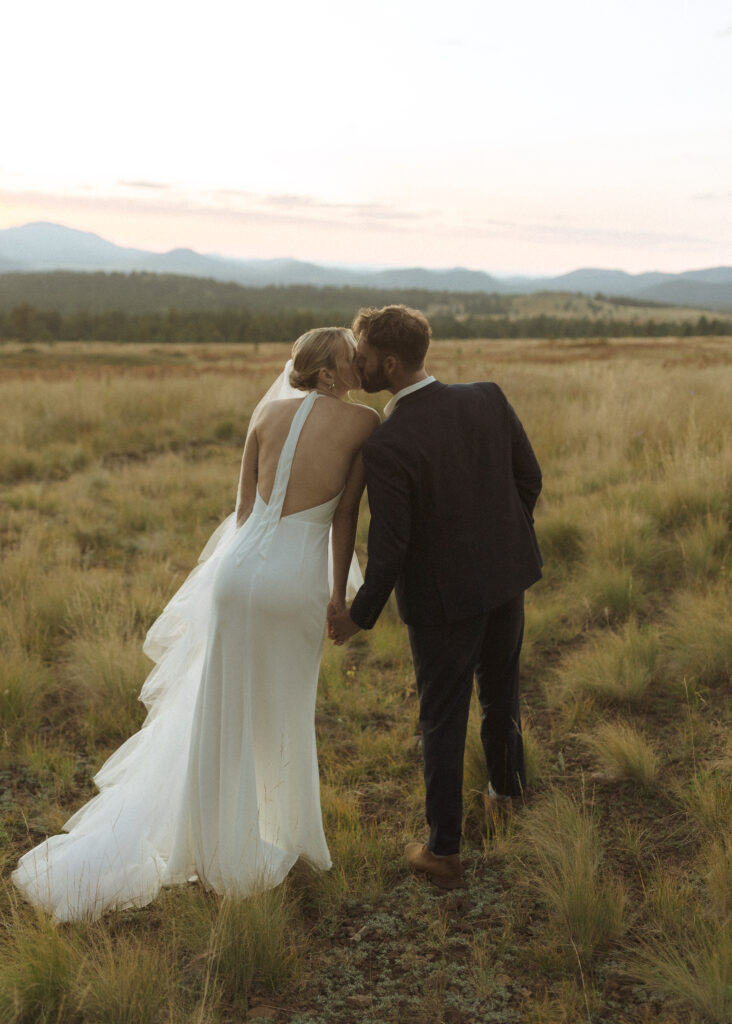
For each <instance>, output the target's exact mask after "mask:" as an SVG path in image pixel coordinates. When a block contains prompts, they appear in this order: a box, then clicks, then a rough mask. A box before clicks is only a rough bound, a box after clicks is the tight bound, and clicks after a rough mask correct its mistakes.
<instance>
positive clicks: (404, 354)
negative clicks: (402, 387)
mask: <svg viewBox="0 0 732 1024" xmlns="http://www.w3.org/2000/svg"><path fill="white" fill-rule="evenodd" d="M352 329H353V333H354V334H355V335H356V337H357V338H359V339H362V340H363V341H365V342H366V344H367V345H371V346H372V348H375V349H378V351H379V352H380V353H381V354H382V355H393V356H397V358H398V359H400V360H401V362H402V364H403V366H404V368H405V370H421V369H422V367H423V366H424V358H425V356H426V355H427V349H428V348H429V347H430V337H431V335H432V331H431V329H430V325H429V322H428V320H427V317H426V316H425V315H424V313H420V311H419V310H418V309H410V308H409V306H384V307H383V308H382V309H359V311H358V313H356V317H355V319H354V321H353V328H352Z"/></svg>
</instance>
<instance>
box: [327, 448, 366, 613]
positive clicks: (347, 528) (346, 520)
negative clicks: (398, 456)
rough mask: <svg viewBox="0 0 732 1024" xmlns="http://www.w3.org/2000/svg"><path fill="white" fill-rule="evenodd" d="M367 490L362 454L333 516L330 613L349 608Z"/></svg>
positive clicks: (359, 455) (349, 476)
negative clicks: (349, 588) (358, 528)
mask: <svg viewBox="0 0 732 1024" xmlns="http://www.w3.org/2000/svg"><path fill="white" fill-rule="evenodd" d="M365 486H366V477H365V475H364V469H363V459H362V458H361V453H360V452H359V453H358V455H357V456H356V458H355V459H354V460H353V464H352V466H351V469H350V472H349V474H348V479H347V481H346V486H345V490H344V491H343V496H342V497H341V500H340V501H339V502H338V508H337V509H336V510H335V515H334V516H333V532H332V540H331V544H332V548H333V591H332V593H331V595H330V604H329V605H328V608H329V610H330V609H332V610H333V611H341V610H342V609H343V608H345V607H346V583H347V581H348V570H349V568H350V565H351V558H352V556H353V548H354V546H355V544H356V526H357V525H358V509H359V505H360V503H361V495H362V494H363V489H364V487H365Z"/></svg>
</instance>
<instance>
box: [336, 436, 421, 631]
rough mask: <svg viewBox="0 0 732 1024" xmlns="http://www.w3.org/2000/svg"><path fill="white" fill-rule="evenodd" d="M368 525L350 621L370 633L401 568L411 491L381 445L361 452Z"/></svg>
mask: <svg viewBox="0 0 732 1024" xmlns="http://www.w3.org/2000/svg"><path fill="white" fill-rule="evenodd" d="M363 462H364V469H365V471H366V488H367V491H368V499H369V509H370V511H371V525H370V526H369V538H368V561H367V564H366V572H365V574H364V583H363V586H362V587H361V589H360V590H359V591H358V593H357V594H356V597H355V598H354V600H353V604H352V605H351V609H350V611H351V618H352V619H353V621H354V622H355V623H356V625H358V626H360V627H361V629H371V628H372V627H373V625H374V624H375V623H376V620H377V619H378V617H379V615H380V614H381V612H382V610H383V608H384V605H385V604H386V602H387V599H388V597H389V594H390V593H391V592H392V590H393V589H394V585H395V584H396V581H397V578H398V577H399V573H400V571H401V568H402V566H403V564H404V559H405V557H406V553H407V548H408V546H409V538H410V533H411V522H412V488H411V486H410V480H409V476H408V473H407V471H406V469H405V467H404V466H403V464H402V463H401V462H400V461H399V459H398V457H397V456H396V455H395V453H394V452H392V451H390V450H389V448H388V447H387V446H386V445H384V444H377V443H373V442H372V443H367V444H366V445H365V447H364V449H363Z"/></svg>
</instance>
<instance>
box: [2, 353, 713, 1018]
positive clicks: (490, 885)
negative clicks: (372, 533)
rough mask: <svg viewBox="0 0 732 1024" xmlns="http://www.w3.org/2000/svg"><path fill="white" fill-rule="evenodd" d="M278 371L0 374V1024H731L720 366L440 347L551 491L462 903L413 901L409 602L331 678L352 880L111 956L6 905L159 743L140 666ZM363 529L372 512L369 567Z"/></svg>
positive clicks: (152, 923) (471, 774)
mask: <svg viewBox="0 0 732 1024" xmlns="http://www.w3.org/2000/svg"><path fill="white" fill-rule="evenodd" d="M286 354H287V347H286V346H272V345H270V346H264V345H263V346H260V347H259V348H257V349H255V348H253V347H242V346H211V347H208V348H207V347H203V346H191V347H184V346H170V347H166V348H165V349H164V350H156V349H155V348H154V346H127V347H124V346H114V345H82V344H68V345H61V344H59V345H56V346H43V345H37V346H33V352H29V353H26V354H25V355H24V353H23V352H22V350H21V349H20V348H19V347H18V346H11V345H8V346H5V347H4V348H0V438H2V441H1V442H0V481H1V482H2V490H0V555H1V557H0V648H1V650H2V656H1V657H0V736H1V737H2V743H0V776H1V777H2V779H3V782H4V784H5V785H4V796H3V799H2V802H0V814H1V817H0V863H1V864H2V871H3V879H4V880H5V881H4V886H5V887H4V888H3V889H2V890H1V891H0V923H1V924H2V928H1V929H0V943H1V944H2V952H1V954H0V1020H2V1021H3V1022H5V1021H7V1022H8V1024H12V1022H16V1024H17V1022H22V1021H28V1022H31V1021H32V1022H34V1024H35V1022H41V1021H48V1022H49V1024H50V1022H51V1021H54V1022H59V1021H63V1022H65V1024H66V1022H68V1024H74V1022H79V1024H87V1022H91V1021H95V1022H101V1021H105V1024H106V1022H113V1021H120V1022H122V1021H130V1022H132V1021H135V1022H146V1021H150V1022H153V1021H155V1022H158V1021H159V1022H161V1024H183V1022H197V1024H229V1022H231V1021H234V1020H237V1021H238V1020H240V1019H243V1017H244V1014H245V1012H246V1007H247V1005H249V1006H250V1007H251V1006H252V1005H253V1003H254V1002H256V1001H263V1002H266V1003H268V1004H270V1005H271V1006H273V1007H274V1008H275V1011H276V1014H277V1016H276V1018H275V1019H276V1020H278V1021H280V1022H287V1024H351V1022H352V1021H353V1020H355V1019H360V1018H361V1017H363V1019H364V1020H371V1021H373V1022H374V1024H376V1022H378V1024H386V1022H392V1021H393V1022H394V1024H404V1022H410V1024H412V1022H413V1024H419V1022H422V1021H424V1022H425V1024H428V1022H429V1024H434V1022H435V1021H437V1020H445V1021H446V1022H448V1021H449V1022H450V1024H474V1022H475V1024H477V1022H479V1021H480V1022H481V1024H482V1022H486V1021H490V1020H495V1021H501V1022H502V1024H526V1022H532V1021H535V1022H537V1024H538V1022H544V1024H549V1022H555V1021H568V1022H569V1021H575V1020H587V1019H588V1018H589V1019H591V1020H592V1021H593V1022H595V1024H618V1022H621V1021H622V1022H623V1024H694V1022H697V1021H701V1020H706V1019H708V1020H721V1019H723V1015H724V1014H725V1013H726V1012H727V1009H728V1003H727V1002H726V1001H725V1000H728V998H729V997H728V995H727V994H725V993H726V992H727V990H728V989H727V988H726V987H725V986H729V975H728V973H725V972H726V971H727V972H728V966H726V964H727V960H725V959H724V958H725V956H728V954H729V934H728V931H725V927H726V925H725V923H724V922H725V921H726V920H727V919H728V915H729V879H730V814H731V811H730V801H729V791H730V789H729V787H730V776H731V775H732V771H731V761H730V751H729V747H728V745H727V742H726V740H725V735H726V733H727V732H728V731H729V710H730V708H729V678H730V671H731V658H732V655H731V651H732V647H731V639H730V630H729V622H730V621H731V620H732V607H731V605H730V593H731V591H730V580H731V570H732V561H731V558H730V543H729V538H730V529H729V528H730V497H731V496H732V450H731V449H730V447H729V445H728V444H727V443H726V438H725V432H724V429H723V425H724V424H726V422H727V419H728V396H729V393H730V384H732V347H731V346H730V344H729V340H728V339H714V338H704V339H684V340H677V339H668V338H666V339H651V340H647V341H646V340H642V339H630V340H629V339H618V340H613V341H610V342H602V341H598V340H597V339H582V340H579V341H572V342H563V341H559V342H540V341H515V342H506V341H496V342H479V341H466V342H460V343H457V342H450V343H449V342H445V343H439V344H435V346H434V349H433V353H432V360H431V365H430V368H431V370H432V371H433V372H435V373H436V375H437V376H438V377H440V378H442V379H444V380H446V381H453V380H476V379H492V380H496V381H497V382H498V383H500V384H501V386H502V387H503V388H504V390H505V391H506V393H507V395H508V397H509V399H510V401H511V402H512V404H513V405H514V406H515V408H516V409H517V411H518V413H519V415H520V416H521V419H522V421H523V422H524V424H525V426H526V428H527V431H528V433H529V436H530V437H531V439H532V442H533V443H534V445H535V448H536V451H537V455H538V457H539V459H540V461H541V464H542V468H543V470H544V474H545V488H544V493H543V495H542V498H541V501H540V504H539V507H538V509H537V517H536V518H537V530H538V534H539V538H540V542H541V544H542V548H543V551H544V555H545V561H546V566H545V578H544V579H543V580H542V581H541V583H540V584H538V585H537V586H536V587H534V588H533V589H532V590H531V591H530V593H529V596H528V600H527V627H526V641H525V647H524V659H523V688H524V720H525V722H528V723H529V726H527V728H526V736H525V740H526V750H527V761H528V775H529V785H528V787H527V792H526V800H525V807H524V809H523V810H521V811H520V813H519V814H517V815H516V818H515V820H514V821H513V822H512V823H511V825H510V826H509V827H507V828H506V829H504V830H502V831H501V833H500V834H499V835H494V836H492V837H490V838H489V837H488V835H487V833H486V830H485V827H484V823H483V820H482V816H481V809H480V791H481V790H482V787H483V785H484V784H485V781H486V778H485V767H484V765H483V763H482V758H481V755H480V749H479V743H477V718H476V717H474V718H473V719H472V723H471V730H470V733H469V738H468V746H467V751H466V773H465V796H466V799H465V828H466V843H465V846H464V857H465V862H466V867H467V874H468V880H469V887H468V890H467V892H466V893H465V894H463V895H458V896H445V895H443V894H441V893H439V892H437V891H431V890H429V889H427V888H425V887H424V886H422V885H420V884H419V883H417V882H415V881H413V880H412V879H411V878H410V877H408V876H407V874H406V872H405V870H404V866H403V863H402V861H401V850H402V847H403V844H404V842H405V841H407V840H408V839H411V838H414V837H415V836H420V835H424V823H423V806H422V780H421V761H420V753H419V749H418V746H417V734H418V723H417V716H418V712H417V701H416V693H415V687H414V680H413V676H412V670H411V664H410V657H409V650H408V644H407V642H406V636H405V632H404V630H403V627H402V626H401V625H400V624H399V621H398V618H397V616H396V613H395V610H394V607H393V603H390V605H389V606H388V607H387V609H386V611H385V613H384V615H383V616H382V620H381V621H380V623H379V625H378V626H377V628H376V629H375V630H374V631H373V632H372V633H370V634H369V635H368V636H365V635H359V636H358V637H356V638H355V640H354V641H353V642H352V643H351V644H350V645H349V646H348V647H345V648H328V649H327V650H326V652H325V655H324V660H323V665H322V671H321V680H320V688H319V696H318V707H317V718H316V728H317V731H318V745H319V758H320V767H321V777H322V803H323V814H324V820H325V828H326V834H327V836H328V839H329V844H330V849H331V854H332V857H333V861H334V867H333V869H332V871H331V872H328V873H326V874H316V873H314V872H312V871H310V870H309V869H308V868H307V867H305V866H304V865H299V866H298V867H297V869H296V870H295V871H294V872H293V875H292V877H291V880H290V882H289V884H288V886H287V887H285V888H283V889H281V890H278V891H277V892H276V893H270V894H264V896H263V897H262V898H257V899H256V900H252V901H245V902H244V903H241V902H239V903H235V902H232V901H218V900H215V899H212V898H210V897H209V896H206V895H205V894H203V893H202V892H201V891H200V890H199V889H198V888H197V887H195V886H191V887H186V888H184V889H181V890H171V891H167V892H165V893H164V894H162V895H161V897H160V899H159V900H157V901H156V902H155V903H154V904H153V905H152V906H150V907H148V908H146V909H144V910H142V911H130V912H126V913H123V914H114V915H110V916H109V917H107V918H104V919H103V920H102V921H101V922H99V923H98V924H97V925H95V926H93V927H90V926H82V925H78V926H77V925H69V926H64V927H63V928H54V927H51V926H49V924H48V922H46V921H45V920H44V919H43V918H39V917H37V916H36V915H35V913H34V912H33V911H32V910H30V909H29V908H28V907H26V906H25V905H22V904H19V903H18V901H17V899H16V898H15V896H14V894H13V893H12V891H11V889H10V888H9V886H8V882H7V879H8V876H9V873H10V871H11V870H12V868H13V867H14V865H15V862H16V860H17V858H18V856H19V855H20V854H21V853H22V852H24V851H25V850H26V849H28V847H29V846H31V845H33V844H35V843H36V842H38V841H39V840H40V839H41V838H43V836H44V835H45V834H46V833H47V832H49V831H54V830H57V829H58V828H59V827H60V825H61V824H62V822H63V821H64V820H65V819H66V818H67V817H68V816H69V815H70V814H71V813H72V812H73V811H74V810H75V809H76V808H78V806H79V805H80V804H81V803H83V802H84V801H85V800H86V799H88V798H89V796H90V795H91V793H92V791H93V790H92V786H91V781H90V780H91V777H92V776H93V774H94V772H95V771H96V770H97V769H98V768H99V766H100V765H101V763H102V762H103V761H104V759H105V758H106V756H108V754H109V753H111V751H112V750H114V749H115V747H116V746H117V745H118V744H119V743H120V741H121V740H122V739H123V738H124V737H125V736H126V735H127V734H128V733H129V732H130V731H131V730H133V729H134V728H136V727H137V725H139V723H140V722H141V721H142V717H143V715H144V709H143V708H142V707H141V706H140V705H139V703H138V702H137V701H136V694H137V692H138V691H139V687H140V684H141V682H142V679H143V677H144V674H145V672H146V662H145V660H144V659H143V658H142V656H141V653H140V645H141V642H142V639H143V638H144V635H145V632H146V630H147V628H148V627H149V625H150V623H151V622H152V621H153V620H154V618H155V616H156V615H157V614H158V612H159V611H160V609H161V608H162V607H163V606H164V604H165V602H166V600H167V599H168V597H169V596H170V595H171V594H172V593H173V591H174V590H175V589H176V588H177V586H179V585H180V583H181V582H182V580H183V579H184V578H185V575H186V573H187V572H188V571H189V570H190V568H192V566H193V565H194V564H195V561H196V557H197V555H198V552H199V550H200V549H201V547H202V546H203V544H204V542H205V540H206V539H207V537H208V536H209V534H210V533H211V531H212V529H213V527H214V526H215V525H216V524H217V523H218V522H219V521H220V520H221V519H223V518H224V516H225V515H227V514H228V512H229V511H230V510H231V507H232V504H233V499H234V489H235V485H236V480H237V476H238V468H239V459H240V454H241V444H242V440H243V437H244V434H245V432H246V426H247V422H248V418H249V415H250V412H251V409H252V408H253V405H254V403H255V401H256V399H257V398H258V397H259V396H260V395H261V393H262V392H263V391H264V390H265V388H266V387H267V386H268V385H269V383H270V382H271V381H272V379H274V377H275V376H276V374H277V373H278V372H279V371H280V369H281V367H282V364H283V363H284V359H285V357H286ZM368 400H369V401H372V402H373V404H374V405H375V407H377V408H382V406H383V396H372V397H369V398H368ZM367 526H368V514H367V509H366V507H364V515H363V516H362V519H361V522H360V525H359V535H358V548H359V552H360V554H361V556H363V555H364V552H365V539H366V530H367ZM473 714H474V715H475V710H474V712H473ZM618 715H621V716H622V720H619V718H618V717H617V716H618ZM588 737H590V741H589V743H588V742H587V738H588ZM659 766H660V767H659ZM598 767H599V768H600V772H599V774H598V772H597V769H598ZM661 769H662V770H661ZM590 780H591V785H592V786H594V787H596V788H595V789H594V790H593V791H592V792H589V790H588V785H590ZM690 921H694V922H696V923H695V924H694V927H693V929H691V930H689V928H688V924H689V922H690ZM629 971H635V973H636V975H637V977H638V978H639V979H640V986H639V985H638V984H636V983H635V982H633V983H632V984H630V983H629V984H627V985H626V984H625V982H624V981H623V980H622V978H623V977H624V976H625V975H624V974H623V972H626V975H627V972H629ZM720 1015H721V1016H720Z"/></svg>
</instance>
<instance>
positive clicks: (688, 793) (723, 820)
mask: <svg viewBox="0 0 732 1024" xmlns="http://www.w3.org/2000/svg"><path fill="white" fill-rule="evenodd" d="M674 791H675V792H676V795H677V796H678V797H679V798H680V799H681V801H682V803H683V804H684V806H685V808H686V813H687V814H688V816H689V817H690V818H691V819H692V821H693V822H694V823H695V825H696V826H697V828H701V829H702V830H703V831H704V832H706V833H707V834H709V835H711V836H713V837H722V838H725V837H726V836H728V835H729V834H730V833H731V832H732V786H730V780H729V778H728V777H727V776H726V774H725V773H723V772H722V771H718V770H715V771H708V770H706V769H700V770H699V771H697V772H696V773H695V775H694V776H693V778H692V779H691V782H690V783H689V784H688V785H687V786H683V785H676V786H675V787H674Z"/></svg>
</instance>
